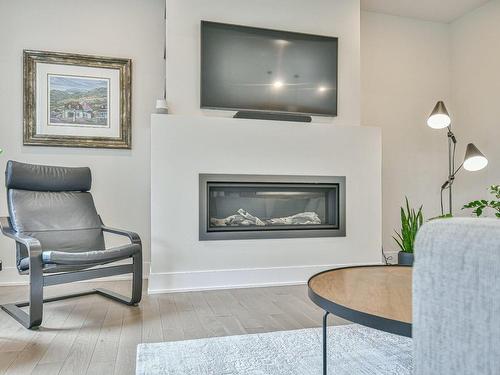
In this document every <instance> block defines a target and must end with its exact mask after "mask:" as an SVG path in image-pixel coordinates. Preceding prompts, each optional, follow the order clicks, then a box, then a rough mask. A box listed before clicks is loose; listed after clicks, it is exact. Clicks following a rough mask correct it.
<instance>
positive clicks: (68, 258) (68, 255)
mask: <svg viewBox="0 0 500 375" xmlns="http://www.w3.org/2000/svg"><path fill="white" fill-rule="evenodd" d="M140 251H141V246H140V245H139V244H135V243H132V244H127V245H122V246H117V247H113V248H111V249H106V250H94V251H84V252H64V251H52V250H47V251H43V252H42V262H43V264H44V265H47V267H44V270H45V268H47V270H49V269H50V270H51V271H52V272H54V271H56V269H55V268H54V267H53V265H57V266H59V265H60V266H70V267H71V266H75V267H78V268H82V267H83V268H84V267H92V266H96V265H100V264H106V263H110V262H115V261H118V260H122V259H126V258H129V257H131V256H133V255H135V254H136V253H138V252H140ZM57 268H61V267H57ZM63 268H65V267H63ZM19 269H20V270H21V271H26V270H28V269H29V257H26V258H23V259H21V261H20V262H19ZM61 270H62V269H61Z"/></svg>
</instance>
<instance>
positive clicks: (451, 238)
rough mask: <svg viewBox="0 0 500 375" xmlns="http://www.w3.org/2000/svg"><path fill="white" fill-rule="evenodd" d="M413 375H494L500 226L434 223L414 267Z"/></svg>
mask: <svg viewBox="0 0 500 375" xmlns="http://www.w3.org/2000/svg"><path fill="white" fill-rule="evenodd" d="M413 344H414V361H413V363H414V373H415V374H416V375H428V374H439V375H459V374H463V375H466V374H498V373H499V369H500V220H498V219H477V218H456V219H442V220H434V221H432V222H430V223H427V224H425V225H424V226H423V227H422V228H421V229H420V231H419V233H418V235H417V239H416V243H415V263H414V267H413Z"/></svg>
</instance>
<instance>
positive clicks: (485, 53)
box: [451, 0, 500, 214]
mask: <svg viewBox="0 0 500 375" xmlns="http://www.w3.org/2000/svg"><path fill="white" fill-rule="evenodd" d="M499 46H500V1H498V0H496V1H490V2H489V3H487V4H486V5H484V6H483V7H481V8H479V9H477V10H475V11H473V12H472V13H469V14H467V15H465V16H464V17H462V18H460V19H459V20H457V21H455V22H453V23H452V24H451V59H452V65H451V74H452V76H451V77H452V90H451V92H452V99H453V107H452V108H451V110H452V111H453V115H454V120H455V121H454V126H455V134H456V136H457V138H458V139H459V141H460V146H459V147H458V148H457V155H458V158H460V159H461V158H462V157H463V155H464V152H465V146H466V144H467V143H468V142H472V143H474V144H475V145H476V146H477V147H478V148H479V149H480V150H481V151H482V152H483V153H484V154H485V155H486V156H487V158H488V160H489V164H488V166H487V167H486V168H485V169H484V170H482V171H479V172H467V171H462V173H460V175H459V176H458V177H457V179H456V182H455V202H456V203H455V204H456V206H457V208H458V206H462V205H463V204H464V203H466V202H468V201H470V200H474V199H479V198H482V199H486V198H487V197H488V196H489V194H488V193H487V192H486V188H487V187H488V186H489V185H492V184H500V105H499V103H500V49H499ZM469 212H470V211H469ZM463 214H468V212H467V213H466V212H463Z"/></svg>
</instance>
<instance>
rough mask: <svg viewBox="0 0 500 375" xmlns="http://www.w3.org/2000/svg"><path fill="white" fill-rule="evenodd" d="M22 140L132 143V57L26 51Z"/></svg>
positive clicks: (75, 144) (109, 145)
mask: <svg viewBox="0 0 500 375" xmlns="http://www.w3.org/2000/svg"><path fill="white" fill-rule="evenodd" d="M23 62H24V144H25V145H29V146H62V147H95V148H125V149H130V148H131V145H132V129H131V111H130V108H131V60H129V59H119V58H110V57H99V56H87V55H75V54H68V53H60V52H45V51H30V50H25V51H24V52H23Z"/></svg>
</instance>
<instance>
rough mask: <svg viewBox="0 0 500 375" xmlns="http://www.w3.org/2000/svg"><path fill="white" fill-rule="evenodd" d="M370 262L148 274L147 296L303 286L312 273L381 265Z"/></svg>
mask: <svg viewBox="0 0 500 375" xmlns="http://www.w3.org/2000/svg"><path fill="white" fill-rule="evenodd" d="M380 264H382V263H381V262H373V263H349V264H328V265H312V266H290V267H268V268H244V269H226V270H208V271H185V272H162V273H155V272H151V273H150V274H149V282H148V294H161V293H177V292H193V291H203V290H217V289H238V288H256V287H269V286H285V285H299V284H305V283H306V282H307V280H308V279H309V277H311V276H312V275H314V274H315V273H318V272H321V271H324V270H327V269H332V268H339V267H349V266H361V265H380Z"/></svg>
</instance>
